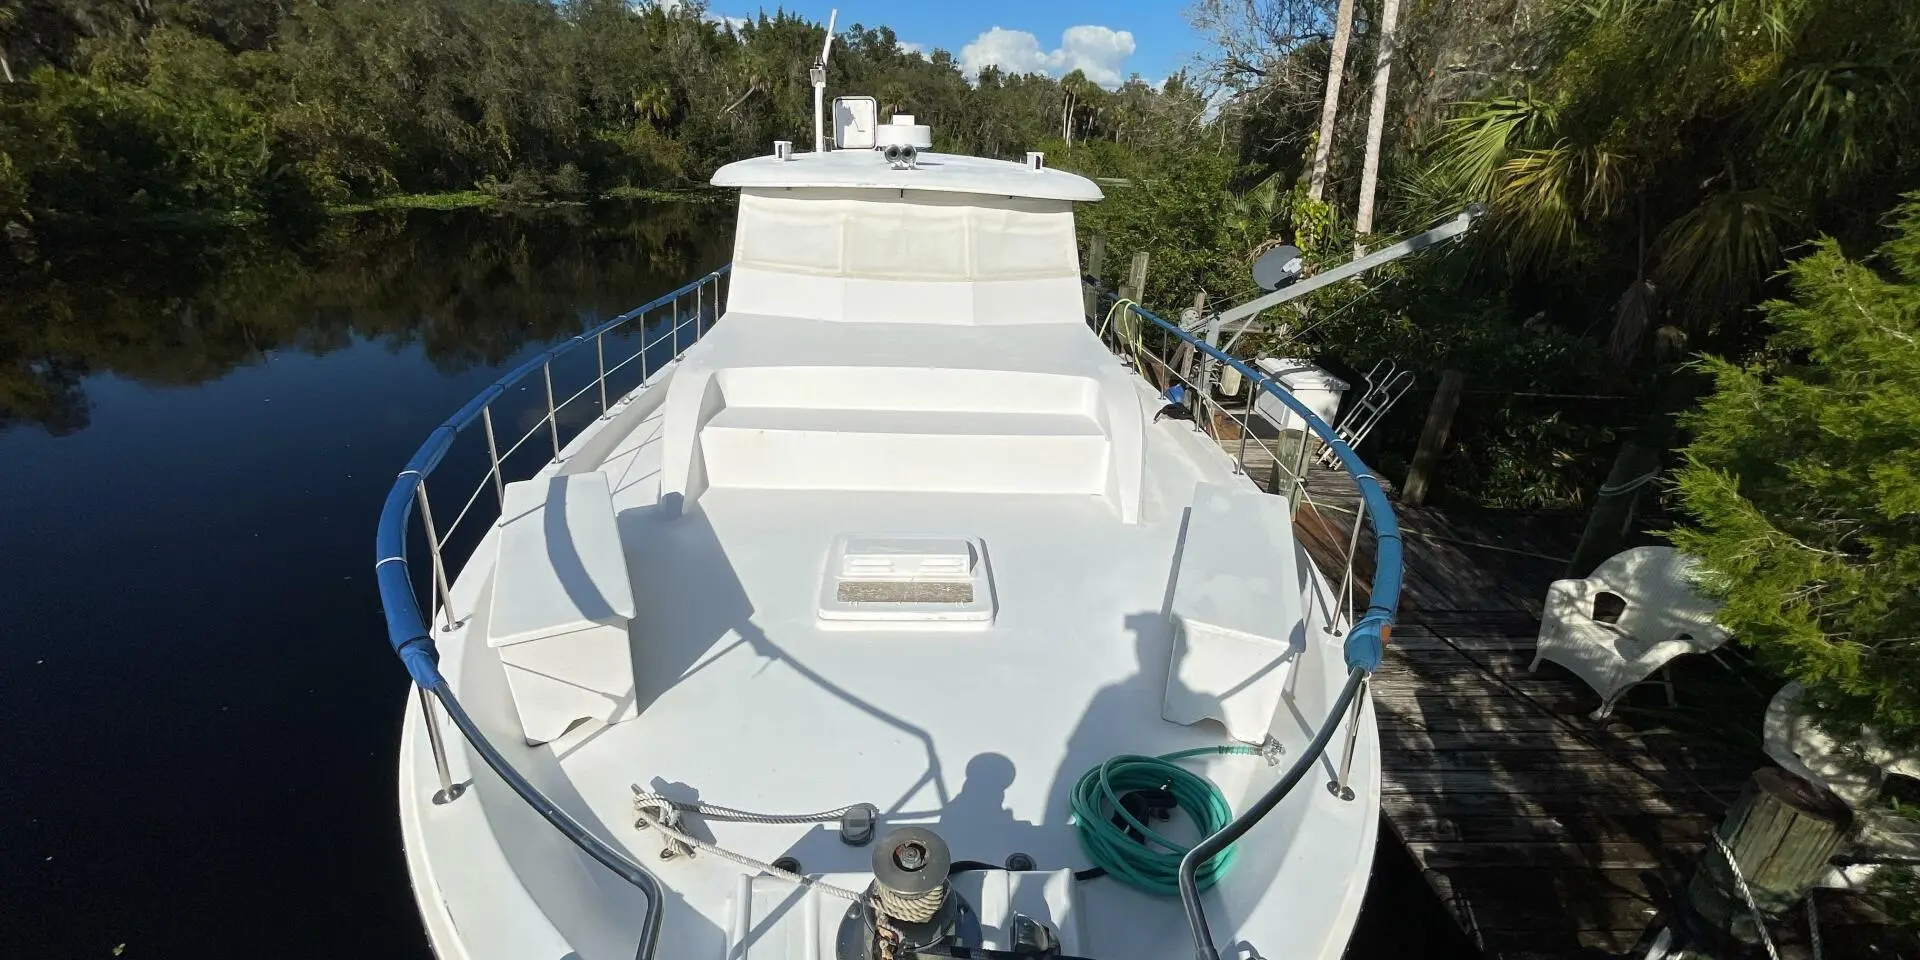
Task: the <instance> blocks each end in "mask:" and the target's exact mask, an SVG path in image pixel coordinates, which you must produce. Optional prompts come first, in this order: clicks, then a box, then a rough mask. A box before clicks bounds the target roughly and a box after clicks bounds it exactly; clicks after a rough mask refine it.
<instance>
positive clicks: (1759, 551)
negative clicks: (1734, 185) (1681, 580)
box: [1671, 194, 1920, 745]
mask: <svg viewBox="0 0 1920 960" xmlns="http://www.w3.org/2000/svg"><path fill="white" fill-rule="evenodd" d="M1894 224H1895V230H1896V234H1895V237H1894V238H1893V239H1892V240H1890V241H1888V242H1887V243H1886V244H1885V245H1883V246H1882V247H1880V250H1879V253H1878V257H1877V261H1878V262H1877V263H1865V262H1859V261H1854V260H1849V259H1848V258H1847V257H1846V256H1845V255H1843V253H1842V252H1841V249H1840V245H1839V244H1838V243H1836V242H1835V241H1834V240H1832V239H1825V238H1823V239H1821V240H1820V241H1819V242H1818V243H1817V244H1816V245H1815V249H1814V252H1813V253H1812V254H1810V255H1808V256H1806V257H1803V258H1802V259H1800V260H1798V261H1796V262H1794V263H1793V264H1792V266H1790V267H1789V268H1788V270H1787V278H1788V283H1789V285H1790V287H1791V289H1792V294H1793V295H1792V299H1789V300H1776V301H1772V302H1769V303H1767V304H1766V305H1765V306H1764V308H1763V310H1764V313H1765V316H1766V319H1767V320H1768V321H1769V322H1770V324H1771V326H1772V327H1773V330H1774V332H1773V333H1772V335H1771V336H1770V337H1769V338H1768V340H1767V344H1766V348H1765V350H1764V351H1763V352H1762V353H1761V355H1760V357H1759V358H1758V359H1756V360H1753V361H1751V362H1748V363H1734V362H1731V361H1728V360H1723V359H1717V358H1709V359H1707V360H1706V361H1705V363H1706V366H1707V369H1708V370H1709V371H1710V372H1711V373H1712V375H1713V378H1714V382H1715V391H1714V393H1713V395H1712V396H1711V397H1710V398H1709V399H1708V400H1707V401H1706V402H1705V403H1704V404H1703V405H1702V406H1701V408H1700V409H1699V411H1698V412H1696V413H1694V414H1692V415H1691V416H1689V417H1687V418H1686V419H1685V421H1684V422H1685V424H1686V425H1687V426H1688V427H1690V428H1691V429H1692V430H1693V432H1694V439H1693V441H1692V443H1691V444H1690V445H1689V446H1688V447H1687V448H1686V459H1687V466H1686V467H1685V469H1683V470H1682V471H1681V472H1680V474H1679V477H1678V483H1679V493H1680V499H1681V502H1682V503H1683V504H1684V505H1685V507H1686V510H1687V511H1688V513H1690V514H1691V515H1692V516H1693V517H1694V518H1695V520H1696V525H1694V526H1690V527H1682V528H1680V529H1677V530H1675V531H1674V532H1673V533H1672V535H1671V536H1672V539H1673V542H1674V544H1675V545H1676V546H1678V547H1679V548H1681V549H1683V550H1686V551H1688V552H1689V553H1693V554H1696V555H1698V556H1699V557H1700V558H1701V560H1702V565H1703V567H1704V569H1705V571H1706V576H1705V586H1707V587H1708V588H1709V589H1711V590H1712V591H1713V592H1715V593H1716V594H1718V595H1720V596H1721V597H1723V598H1725V600H1726V607H1725V609H1724V610H1723V611H1722V613H1721V615H1720V619H1721V622H1722V623H1724V624H1725V625H1726V626H1727V627H1728V629H1730V630H1732V631H1733V633H1734V634H1735V635H1737V636H1738V637H1740V639H1741V641H1742V642H1743V643H1745V644H1747V645H1749V646H1751V647H1752V648H1754V649H1756V650H1758V651H1759V652H1760V654H1761V655H1762V656H1763V657H1764V658H1765V660H1766V661H1767V662H1769V663H1770V664H1772V665H1773V666H1774V667H1776V668H1778V669H1779V670H1781V671H1782V672H1783V673H1785V674H1787V675H1788V676H1790V677H1792V678H1794V679H1797V680H1800V681H1802V682H1803V683H1805V684H1807V686H1808V688H1809V690H1810V691H1811V692H1812V694H1813V697H1812V699H1813V700H1814V701H1816V702H1820V703H1824V704H1825V705H1826V706H1827V708H1828V710H1829V711H1830V713H1831V719H1832V720H1833V721H1835V722H1836V723H1838V724H1839V729H1843V730H1844V729H1846V728H1847V727H1849V726H1852V725H1858V724H1863V723H1870V724H1872V725H1873V726H1874V727H1876V728H1877V729H1879V730H1880V731H1881V732H1882V734H1883V735H1885V736H1886V737H1887V738H1888V739H1889V741H1890V742H1901V743H1905V744H1909V745H1912V744H1920V194H1915V195H1910V196H1909V198H1908V200H1907V202H1906V203H1904V204H1903V205H1902V206H1900V207H1899V208H1898V209H1897V210H1896V212H1895V215H1894ZM1882 271H1884V272H1882Z"/></svg>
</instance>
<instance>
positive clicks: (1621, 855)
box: [1222, 440, 1920, 960]
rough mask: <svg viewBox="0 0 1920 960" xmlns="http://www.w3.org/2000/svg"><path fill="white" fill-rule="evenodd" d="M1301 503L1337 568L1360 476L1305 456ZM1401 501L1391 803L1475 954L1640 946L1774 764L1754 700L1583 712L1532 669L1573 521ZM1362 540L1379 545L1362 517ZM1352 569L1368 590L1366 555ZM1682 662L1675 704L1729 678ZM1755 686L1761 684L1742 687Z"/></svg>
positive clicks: (1840, 937) (1860, 911) (1594, 953)
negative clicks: (1672, 715) (1543, 607)
mask: <svg viewBox="0 0 1920 960" xmlns="http://www.w3.org/2000/svg"><path fill="white" fill-rule="evenodd" d="M1222 445H1223V446H1225V447H1227V448H1228V450H1229V452H1236V451H1237V449H1238V447H1239V444H1238V443H1237V442H1234V441H1226V440H1223V441H1222ZM1248 459H1249V460H1253V459H1254V458H1253V457H1249V458H1248ZM1249 474H1250V475H1252V476H1255V477H1257V478H1259V479H1261V480H1262V481H1263V482H1265V481H1266V480H1267V478H1268V476H1270V471H1268V470H1265V469H1262V464H1259V463H1257V462H1256V463H1252V464H1250V468H1249ZM1304 499H1306V500H1307V501H1308V502H1307V503H1306V504H1304V505H1303V506H1302V509H1301V510H1300V512H1299V514H1298V518H1297V523H1296V527H1297V529H1298V530H1299V531H1300V533H1301V535H1302V537H1303V539H1304V540H1305V542H1306V544H1307V546H1308V550H1309V552H1310V553H1311V554H1312V555H1313V556H1314V558H1315V560H1316V561H1317V562H1318V563H1319V564H1320V566H1321V569H1322V570H1326V571H1339V570H1341V569H1343V561H1344V558H1345V556H1346V553H1347V545H1348V542H1349V535H1350V531H1351V530H1352V528H1353V520H1354V508H1355V506H1356V503H1357V496H1356V494H1355V492H1354V490H1353V486H1352V482H1351V480H1349V479H1348V478H1347V477H1346V475H1345V474H1343V473H1336V472H1332V471H1318V472H1315V473H1313V474H1311V475H1310V477H1309V482H1308V484H1307V496H1306V497H1305V498H1304ZM1395 512H1396V515H1397V516H1398V519H1399V522H1400V525H1401V527H1402V529H1403V534H1404V536H1403V543H1404V547H1405V551H1404V552H1405V557H1406V560H1405V571H1404V573H1405V592H1404V594H1403V597H1402V600H1401V605H1400V616H1399V622H1398V625H1397V626H1396V627H1395V629H1394V631H1393V635H1392V640H1391V643H1390V644H1389V646H1388V652H1387V659H1386V661H1385V663H1384V664H1383V665H1382V668H1381V669H1380V671H1379V672H1378V673H1377V674H1376V675H1375V678H1374V681H1373V687H1372V695H1373V699H1374V708H1375V713H1376V716H1377V717H1378V719H1379V726H1380V737H1381V747H1382V751H1383V782H1382V791H1383V797H1382V801H1381V809H1382V814H1383V818H1384V819H1385V821H1386V822H1387V824H1388V825H1390V826H1391V828H1392V830H1393V833H1394V834H1395V835H1397V836H1398V837H1399V839H1400V840H1401V841H1402V842H1403V843H1404V844H1405V846H1406V848H1407V850H1408V851H1409V852H1410V853H1411V854H1412V856H1413V858H1414V860H1415V862H1416V863H1417V864H1418V865H1419V867H1420V869H1421V871H1422V873H1423V874H1424V875H1425V877H1426V879H1427V881H1428V883H1429V885H1430V886H1431V887H1432V888H1433V890H1434V892H1435V893H1436V894H1437V895H1438V896H1439V898H1440V899H1441V901H1442V902H1443V903H1444V904H1445V905H1446V906H1447V908H1448V909H1449V911H1450V912H1451V913H1452V914H1453V915H1454V917H1455V918H1456V919H1457V920H1458V921H1459V923H1460V926H1461V928H1462V929H1463V930H1465V931H1466V932H1467V934H1468V935H1469V936H1470V937H1471V938H1472V939H1473V941H1474V942H1475V943H1476V944H1477V945H1478V946H1479V947H1480V948H1481V950H1482V951H1483V952H1484V953H1485V955H1486V956H1488V957H1490V958H1501V960H1544V958H1549V957H1553V958H1565V957H1613V956H1622V957H1625V956H1631V957H1636V958H1637V957H1640V956H1644V954H1645V949H1646V946H1647V940H1648V939H1649V938H1650V932H1649V931H1650V928H1652V927H1653V925H1654V924H1655V922H1656V921H1658V920H1663V919H1664V915H1665V913H1666V911H1667V910H1668V907H1669V905H1670V904H1671V902H1672V893H1673V891H1676V890H1680V889H1683V888H1684V885H1685V883H1686V881H1687V878H1688V877H1689V876H1690V875H1691V872H1692V870H1693V867H1694V864H1695V863H1696V861H1697V860H1698V858H1699V856H1700V854H1701V852H1702V850H1703V847H1704V845H1705V844H1706V843H1707V842H1709V841H1708V834H1709V833H1710V832H1711V831H1712V829H1713V827H1714V826H1715V825H1716V824H1718V823H1719V822H1720V820H1721V818H1722V817H1723V816H1724V814H1725V812H1726V810H1727V807H1728V805H1729V804H1731V803H1732V802H1733V800H1734V799H1735V798H1736V797H1737V795H1738V793H1739V790H1740V787H1741V785H1742V783H1743V781H1744V780H1745V779H1746V777H1747V775H1748V774H1749V773H1751V772H1752V771H1754V770H1756V769H1758V768H1760V767H1763V766H1767V765H1769V764H1770V761H1768V760H1767V758H1766V757H1765V756H1764V754H1762V753H1761V752H1760V751H1759V750H1758V736H1757V734H1758V730H1759V715H1758V712H1757V709H1756V712H1755V713H1754V715H1753V716H1752V718H1751V729H1752V730H1753V731H1754V734H1755V736H1754V737H1753V740H1752V742H1751V743H1750V744H1747V745H1744V746H1740V745H1736V746H1728V745H1727V744H1728V743H1729V742H1733V743H1737V741H1731V740H1730V739H1728V738H1718V739H1716V738H1712V737H1702V736H1690V735H1681V734H1677V733H1675V732H1674V730H1673V729H1672V725H1670V724H1669V723H1668V722H1667V720H1666V719H1664V718H1663V715H1662V710H1661V708H1664V707H1665V706H1666V698H1665V693H1664V691H1663V689H1662V688H1661V686H1660V685H1659V684H1657V683H1650V684H1644V685H1642V687H1640V688H1638V689H1636V690H1635V691H1633V692H1632V693H1631V694H1629V696H1628V698H1627V699H1626V700H1625V701H1623V703H1622V705H1621V707H1620V708H1619V709H1618V710H1617V711H1616V713H1615V715H1614V716H1613V717H1612V718H1611V719H1609V720H1608V721H1605V722H1595V721H1593V720H1590V719H1588V714H1589V713H1590V712H1591V711H1592V710H1593V709H1594V707H1595V706H1596V705H1597V704H1598V699H1599V698H1598V697H1597V696H1596V695H1595V694H1594V693H1593V692H1592V691H1591V690H1590V689H1588V688H1587V687H1586V685H1585V684H1584V683H1582V682H1581V681H1580V680H1579V679H1577V678H1576V677H1574V676H1573V675H1572V674H1571V673H1568V672H1567V671H1565V670H1563V669H1561V668H1560V667H1558V666H1557V665H1554V664H1543V665H1542V666H1541V668H1540V672H1539V673H1538V674H1531V673H1528V672H1527V665H1528V663H1529V662H1530V661H1531V660H1532V658H1533V646H1534V638H1535V636H1536V635H1537V632H1538V629H1539V620H1538V616H1539V605H1540V601H1541V599H1542V598H1543V597H1545V596H1546V590H1547V586H1548V584H1550V583H1551V582H1552V581H1553V580H1555V579H1558V578H1559V577H1561V576H1562V575H1563V572H1564V570H1565V566H1566V560H1565V558H1566V557H1567V556H1569V555H1570V554H1571V553H1572V550H1573V546H1574V543H1575V542H1576V541H1577V539H1578V534H1579V526H1580V522H1581V521H1580V518H1578V517H1570V516H1565V515H1548V514H1524V513H1481V514H1474V515H1466V514H1458V513H1449V512H1447V511H1442V510H1438V509H1434V508H1430V507H1403V506H1397V505H1396V511H1395ZM1360 554H1361V555H1362V556H1363V557H1367V558H1371V556H1372V554H1373V550H1372V543H1371V539H1370V537H1368V536H1367V535H1365V534H1364V533H1363V535H1362V538H1361V547H1360ZM1360 572H1361V584H1362V585H1363V586H1364V584H1365V583H1366V582H1367V580H1368V579H1370V577H1371V574H1372V570H1371V568H1370V566H1369V565H1367V564H1362V565H1361V571H1360ZM1675 668H1676V675H1677V676H1678V677H1679V679H1680V691H1681V692H1680V696H1681V697H1682V698H1683V706H1684V698H1685V697H1686V696H1687V687H1688V685H1689V679H1690V678H1695V679H1697V678H1701V677H1705V678H1706V679H1707V680H1709V681H1711V682H1714V683H1719V684H1722V685H1724V684H1725V683H1726V682H1727V681H1726V677H1727V676H1729V674H1727V672H1726V670H1725V668H1724V667H1722V666H1721V665H1720V664H1718V663H1716V661H1715V660H1713V659H1711V658H1706V657H1696V658H1683V660H1682V661H1681V662H1678V663H1676V665H1675ZM1770 692H1771V691H1766V693H1770ZM1764 702H1765V696H1764V695H1763V694H1762V693H1761V692H1759V691H1755V693H1754V698H1753V700H1752V703H1754V704H1758V705H1760V706H1761V707H1763V706H1764ZM1732 722H1733V723H1734V724H1735V725H1736V726H1737V727H1742V728H1744V726H1745V724H1746V723H1747V719H1746V718H1745V717H1740V718H1735V719H1734V720H1733V721H1732ZM1816 903H1817V904H1818V909H1819V911H1820V918H1819V919H1820V920H1822V921H1823V922H1822V925H1821V932H1822V933H1823V935H1824V943H1825V950H1824V951H1823V954H1822V956H1823V957H1824V960H1839V958H1856V957H1895V956H1898V957H1913V956H1920V944H1916V943H1915V942H1914V940H1913V939H1912V937H1911V936H1910V935H1909V934H1905V933H1902V932H1901V931H1898V930H1895V929H1893V928H1891V927H1890V926H1887V925H1886V924H1885V922H1884V918H1883V917H1882V916H1880V915H1879V914H1878V913H1877V912H1875V911H1874V910H1873V909H1872V908H1871V907H1870V906H1868V905H1867V903H1866V901H1865V899H1864V898H1860V897H1855V896H1853V895H1851V894H1846V893H1842V892H1838V891H1820V892H1819V893H1818V895H1817V898H1816ZM1774 929H1775V936H1776V943H1777V944H1778V945H1779V946H1780V948H1781V954H1782V956H1783V957H1796V958H1797V957H1811V956H1812V953H1811V952H1810V951H1809V949H1808V944H1807V929H1808V928H1807V922H1806V918H1805V917H1804V915H1803V911H1801V910H1798V909H1796V910H1795V911H1793V912H1792V913H1790V914H1789V915H1788V917H1787V918H1785V919H1784V920H1783V921H1782V922H1781V923H1779V924H1776V925H1775V928H1774ZM1756 949H1757V948H1756ZM1756 955H1757V956H1764V954H1756Z"/></svg>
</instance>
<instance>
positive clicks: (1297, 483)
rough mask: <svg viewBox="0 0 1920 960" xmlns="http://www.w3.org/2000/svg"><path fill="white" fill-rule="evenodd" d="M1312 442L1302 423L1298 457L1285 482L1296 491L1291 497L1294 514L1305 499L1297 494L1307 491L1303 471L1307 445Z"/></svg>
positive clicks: (1305, 467)
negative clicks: (1290, 475) (1291, 473)
mask: <svg viewBox="0 0 1920 960" xmlns="http://www.w3.org/2000/svg"><path fill="white" fill-rule="evenodd" d="M1312 442H1313V438H1312V437H1310V436H1309V435H1308V434H1307V425H1306V423H1304V422H1302V423H1301V424H1300V455H1299V456H1297V457H1295V458H1294V460H1293V476H1292V477H1290V478H1289V479H1288V480H1287V482H1288V483H1289V484H1290V485H1291V486H1292V488H1293V489H1294V490H1295V491H1296V492H1295V494H1294V497H1293V512H1294V513H1296V514H1298V513H1299V512H1300V501H1302V500H1305V499H1306V498H1305V497H1302V496H1300V495H1299V494H1300V493H1305V492H1306V489H1307V477H1306V474H1305V473H1304V472H1303V471H1305V470H1306V469H1307V445H1308V444H1309V443H1312Z"/></svg>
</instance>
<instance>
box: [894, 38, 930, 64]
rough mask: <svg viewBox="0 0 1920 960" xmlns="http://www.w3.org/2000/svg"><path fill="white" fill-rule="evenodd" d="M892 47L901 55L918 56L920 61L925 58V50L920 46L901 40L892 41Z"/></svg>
mask: <svg viewBox="0 0 1920 960" xmlns="http://www.w3.org/2000/svg"><path fill="white" fill-rule="evenodd" d="M893 45H894V47H896V48H898V49H899V51H900V52H901V53H912V54H918V55H919V57H920V59H922V60H925V59H926V58H927V48H926V47H925V46H924V45H922V44H918V43H907V42H905V41H902V40H896V41H894V43H893Z"/></svg>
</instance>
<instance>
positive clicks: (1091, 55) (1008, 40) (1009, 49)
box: [960, 24, 1134, 89]
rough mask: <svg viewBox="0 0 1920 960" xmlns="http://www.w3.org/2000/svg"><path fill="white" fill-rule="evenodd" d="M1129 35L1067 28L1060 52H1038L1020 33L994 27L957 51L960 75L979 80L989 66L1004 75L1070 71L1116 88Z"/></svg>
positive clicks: (1130, 46) (1034, 40)
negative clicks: (981, 71)
mask: <svg viewBox="0 0 1920 960" xmlns="http://www.w3.org/2000/svg"><path fill="white" fill-rule="evenodd" d="M1133 51H1134V42H1133V34H1132V33H1129V32H1128V31H1125V30H1114V29H1111V28H1109V27H1102V26H1096V25H1094V24H1082V25H1080V26H1077V27H1068V28H1067V29H1066V32H1065V33H1063V34H1061V35H1060V46H1058V47H1056V48H1054V49H1052V50H1042V49H1041V48H1040V38H1039V37H1036V36H1034V35H1033V34H1031V33H1028V32H1027V31H1025V30H1008V29H1006V28H1004V27H994V28H993V29H991V30H988V31H987V32H985V33H983V34H981V35H980V36H978V37H976V38H974V41H973V42H972V43H969V44H967V45H966V46H964V47H961V48H960V69H961V71H962V72H964V73H965V74H966V75H967V76H968V77H975V76H978V75H979V74H980V68H981V67H985V66H988V65H992V66H996V67H999V68H1000V69H1002V70H1005V71H1007V72H1008V73H1045V74H1050V75H1052V76H1063V75H1065V74H1068V73H1071V72H1073V71H1075V70H1079V71H1080V72H1082V73H1084V74H1086V75H1087V79H1088V80H1092V81H1093V82H1094V83H1097V84H1099V85H1101V86H1103V87H1107V88H1109V89H1111V88H1113V87H1118V86H1119V85H1120V82H1121V81H1122V80H1124V79H1126V76H1125V74H1123V73H1122V72H1121V67H1122V66H1124V65H1125V63H1126V60H1127V58H1128V57H1130V56H1132V55H1133Z"/></svg>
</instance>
